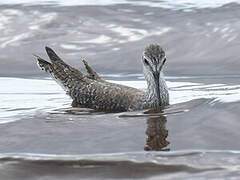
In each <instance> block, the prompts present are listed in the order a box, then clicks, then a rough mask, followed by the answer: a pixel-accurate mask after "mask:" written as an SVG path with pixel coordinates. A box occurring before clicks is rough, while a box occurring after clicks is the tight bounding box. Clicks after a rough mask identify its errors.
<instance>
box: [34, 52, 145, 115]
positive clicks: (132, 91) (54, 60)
mask: <svg viewBox="0 0 240 180" xmlns="http://www.w3.org/2000/svg"><path fill="white" fill-rule="evenodd" d="M46 51H47V54H48V56H49V57H50V59H51V63H49V62H47V61H45V60H43V59H42V58H40V57H38V64H39V66H40V68H41V69H43V70H45V71H46V72H48V73H49V74H50V75H51V76H52V77H53V79H55V80H56V81H57V82H58V83H59V84H60V85H61V86H62V87H63V88H64V89H65V90H66V92H67V94H69V95H70V97H71V98H72V99H73V103H72V105H73V106H79V107H86V108H93V109H98V110H102V111H110V112H121V111H129V110H136V109H141V108H143V106H144V104H142V103H141V102H142V100H143V98H144V92H143V91H141V90H138V89H136V88H132V87H128V86H124V85H120V84H115V83H110V82H107V81H104V80H103V79H102V78H100V77H99V76H98V75H97V73H96V72H95V71H93V69H92V68H91V67H90V66H88V64H87V63H86V62H85V61H84V64H85V67H86V69H87V72H88V75H84V74H82V73H81V72H80V71H79V70H77V69H75V68H73V67H71V66H69V65H68V64H66V63H65V62H64V61H63V60H61V59H60V58H59V57H58V56H57V55H56V53H55V52H54V51H53V50H52V49H50V48H48V47H46Z"/></svg>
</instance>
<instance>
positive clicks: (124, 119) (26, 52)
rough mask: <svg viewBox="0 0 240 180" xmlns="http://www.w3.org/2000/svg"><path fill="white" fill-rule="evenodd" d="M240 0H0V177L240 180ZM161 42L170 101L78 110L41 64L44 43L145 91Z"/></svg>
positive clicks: (73, 60)
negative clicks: (152, 55)
mask: <svg viewBox="0 0 240 180" xmlns="http://www.w3.org/2000/svg"><path fill="white" fill-rule="evenodd" d="M239 8H240V5H239V1H236V0H234V1H224V0H219V1H214V2H213V1H211V2H210V1H204V0H194V1H188V0H181V1H172V0H167V1H110V0H109V1H101V2H99V1H67V2H66V1H61V0H58V1H24V0H23V1H1V2H0V32H1V37H0V76H1V77H0V87H1V88H0V107H1V108H0V137H1V138H0V179H6V180H8V179H11V180H13V179H17V180H19V179H24V180H25V179H31V180H35V179H36V180H37V179H43V180H55V179H68V180H72V179H149V180H150V179H151V180H152V179H160V178H161V179H184V180H185V179H239V163H240V162H239V159H240V156H239V153H240V148H239V147H240V143H239V137H240V133H239V129H240V125H239V112H240V111H239V101H240V95H239V92H240V85H239V84H240V82H239V81H240V74H239V67H240V63H239V62H240V61H239V57H238V52H239V44H240V43H239V42H240V39H239V35H238V32H239V30H240V23H239V17H240V13H239V12H240V11H239ZM153 42H154V43H160V44H161V45H162V46H163V47H164V49H165V50H166V54H167V64H166V65H167V66H166V67H165V72H166V73H165V74H166V79H167V85H168V87H169V91H170V104H171V105H170V106H169V107H167V108H165V109H161V110H157V111H153V110H145V111H135V112H122V113H104V112H96V111H94V110H91V109H86V108H72V107H71V99H70V98H69V97H68V96H67V95H66V94H65V93H64V91H63V90H62V89H61V88H60V87H59V86H58V85H57V84H56V83H55V82H54V81H52V80H51V79H50V78H48V77H47V76H46V75H45V74H44V73H43V72H41V71H40V70H39V69H38V68H37V66H36V60H35V59H34V58H33V56H32V54H38V55H40V56H42V57H44V58H46V59H47V57H46V53H45V52H44V46H46V45H48V46H50V47H52V48H53V49H55V50H56V51H57V53H58V54H59V55H60V56H61V57H63V59H64V60H66V62H68V63H69V64H71V65H73V66H75V67H77V68H79V69H81V71H84V70H83V68H82V67H83V66H82V65H81V59H86V60H87V61H88V62H89V64H90V65H91V66H92V67H94V69H95V70H96V71H97V72H99V73H100V74H101V76H102V77H104V78H105V79H107V80H108V81H111V82H115V83H119V84H124V85H128V86H133V87H136V88H140V89H144V88H146V84H145V81H144V79H143V75H142V72H141V63H140V58H141V53H142V50H143V48H144V47H145V46H146V45H147V44H149V43H153Z"/></svg>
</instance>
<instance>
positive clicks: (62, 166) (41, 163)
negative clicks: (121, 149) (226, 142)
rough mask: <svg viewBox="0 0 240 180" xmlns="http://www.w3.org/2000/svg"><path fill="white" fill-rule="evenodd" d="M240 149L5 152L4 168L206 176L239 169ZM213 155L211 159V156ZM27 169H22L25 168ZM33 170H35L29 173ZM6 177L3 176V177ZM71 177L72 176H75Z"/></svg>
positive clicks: (59, 173)
mask: <svg viewBox="0 0 240 180" xmlns="http://www.w3.org/2000/svg"><path fill="white" fill-rule="evenodd" d="M239 155H240V151H220V150H216V151H208V150H189V151H171V152H151V153H150V152H131V153H112V154H94V155H87V154H86V155H56V154H55V155H53V154H24V153H19V154H18V153H16V154H1V155H0V164H1V171H0V175H3V172H4V171H6V172H11V173H12V174H11V176H12V177H16V176H19V175H20V174H24V173H26V177H28V178H29V177H31V178H33V179H34V177H35V178H36V177H40V176H48V177H55V178H56V179H57V178H60V179H61V178H63V177H64V178H70V177H71V178H72V177H75V178H90V179H91V178H92V179H94V178H100V179H101V178H104V179H105V178H106V179H108V178H118V179H121V178H145V179H148V178H151V177H159V176H161V177H162V176H164V177H165V178H166V179H168V178H173V177H177V176H179V178H180V177H182V178H187V177H188V178H189V177H192V178H194V177H204V176H206V175H208V176H211V175H213V174H215V177H218V175H216V173H218V174H221V175H222V174H223V173H224V174H225V175H226V174H228V173H230V172H231V173H233V172H237V171H238V166H239V161H240V160H239V158H238V157H239ZM209 157H211V158H209ZM20 170H21V171H23V172H21V171H20ZM27 171H28V172H31V173H27ZM1 177H2V176H1ZM71 178H70V179H71ZM53 179H54V178H53Z"/></svg>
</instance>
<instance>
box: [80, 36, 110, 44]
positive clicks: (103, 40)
mask: <svg viewBox="0 0 240 180" xmlns="http://www.w3.org/2000/svg"><path fill="white" fill-rule="evenodd" d="M110 41H111V38H110V37H109V36H106V35H100V36H99V37H97V38H95V39H89V40H82V41H81V43H94V44H102V43H108V42H110Z"/></svg>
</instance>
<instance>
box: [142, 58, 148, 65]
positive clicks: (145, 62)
mask: <svg viewBox="0 0 240 180" xmlns="http://www.w3.org/2000/svg"><path fill="white" fill-rule="evenodd" d="M143 62H144V64H146V65H148V66H149V62H148V61H147V60H146V59H145V58H144V60H143Z"/></svg>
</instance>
